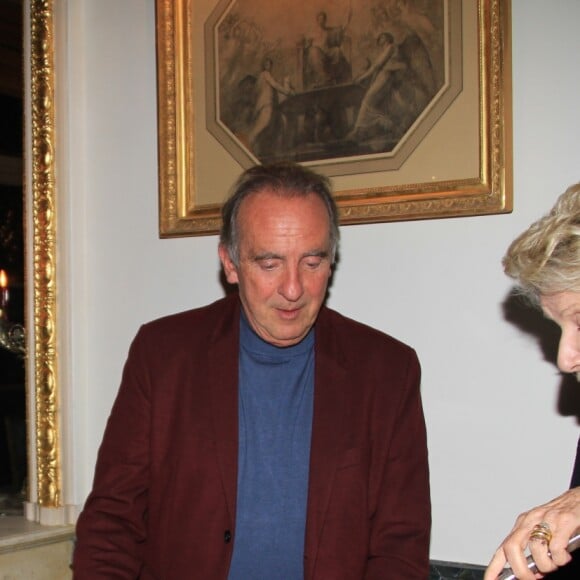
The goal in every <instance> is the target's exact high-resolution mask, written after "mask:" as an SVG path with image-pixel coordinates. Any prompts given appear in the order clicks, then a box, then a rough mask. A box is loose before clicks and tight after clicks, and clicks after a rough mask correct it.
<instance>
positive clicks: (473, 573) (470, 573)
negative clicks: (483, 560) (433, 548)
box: [429, 560, 485, 580]
mask: <svg viewBox="0 0 580 580" xmlns="http://www.w3.org/2000/svg"><path fill="white" fill-rule="evenodd" d="M484 572H485V566H477V565H474V564H461V563H458V562H441V561H439V560H431V562H430V567H429V580H483V573H484Z"/></svg>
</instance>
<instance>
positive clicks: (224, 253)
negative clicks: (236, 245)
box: [218, 244, 238, 284]
mask: <svg viewBox="0 0 580 580" xmlns="http://www.w3.org/2000/svg"><path fill="white" fill-rule="evenodd" d="M218 254H219V257H220V262H221V263H222V268H223V269H224V274H225V276H226V280H227V281H228V282H229V283H230V284H237V283H238V269H237V268H236V266H235V264H234V263H233V261H232V259H231V258H230V253H229V252H228V250H227V249H226V247H225V246H224V245H223V244H220V245H219V246H218Z"/></svg>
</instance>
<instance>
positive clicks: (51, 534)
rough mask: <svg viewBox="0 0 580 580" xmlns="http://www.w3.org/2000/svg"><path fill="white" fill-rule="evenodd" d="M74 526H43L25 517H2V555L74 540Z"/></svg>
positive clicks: (0, 548)
mask: <svg viewBox="0 0 580 580" xmlns="http://www.w3.org/2000/svg"><path fill="white" fill-rule="evenodd" d="M73 537H74V526H73V525H63V526H43V525H40V524H37V523H35V522H30V521H28V520H26V519H25V518H24V517H23V516H2V517H0V554H3V553H6V552H15V551H17V550H29V549H31V548H36V547H39V546H46V545H49V544H56V543H59V542H65V541H68V540H71V541H72V539H73Z"/></svg>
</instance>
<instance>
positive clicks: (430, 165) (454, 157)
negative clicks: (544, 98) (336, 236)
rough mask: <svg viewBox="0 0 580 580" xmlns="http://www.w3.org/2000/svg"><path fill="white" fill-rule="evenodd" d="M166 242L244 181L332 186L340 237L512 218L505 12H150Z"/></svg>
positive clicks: (252, 6) (308, 7)
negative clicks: (302, 168) (265, 169)
mask: <svg viewBox="0 0 580 580" xmlns="http://www.w3.org/2000/svg"><path fill="white" fill-rule="evenodd" d="M156 18H157V86H158V136H159V212H160V219H159V228H160V236H161V237H173V236H188V235H205V234H215V233H216V232H218V231H219V227H220V210H221V206H222V204H223V201H224V200H225V198H226V197H227V195H228V193H229V191H230V188H231V186H232V185H233V183H234V182H235V180H236V179H237V177H238V176H239V174H240V173H241V172H242V171H243V170H244V169H245V168H247V167H250V166H251V165H253V164H256V163H264V164H266V163H272V162H277V161H294V162H298V163H302V164H304V165H307V166H308V167H311V168H312V169H314V170H315V171H318V172H320V173H323V174H325V175H328V176H329V177H330V179H331V183H332V185H333V190H334V192H335V197H336V200H337V203H338V207H339V211H340V216H341V224H355V223H372V222H386V221H396V220H412V219H427V218H443V217H453V216H467V215H484V214H497V213H504V212H509V211H511V209H512V191H511V189H512V143H511V139H512V135H511V53H510V2H509V1H502V0H309V1H308V2H304V3H302V2H297V0H277V1H276V2H268V1H266V0H156Z"/></svg>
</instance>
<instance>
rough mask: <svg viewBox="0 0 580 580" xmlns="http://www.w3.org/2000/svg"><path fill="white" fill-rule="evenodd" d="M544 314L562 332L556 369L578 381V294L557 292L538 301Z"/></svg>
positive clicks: (579, 374)
mask: <svg viewBox="0 0 580 580" xmlns="http://www.w3.org/2000/svg"><path fill="white" fill-rule="evenodd" d="M540 302H541V304H542V310H543V311H544V314H545V315H546V316H547V317H548V318H551V319H552V320H553V321H554V322H555V323H556V324H557V325H558V326H559V327H560V329H561V330H562V336H561V338H560V346H559V347H558V368H559V369H560V370H561V371H562V372H565V373H576V377H577V378H578V379H579V380H580V292H557V293H556V294H549V295H544V296H542V297H541V300H540Z"/></svg>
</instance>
